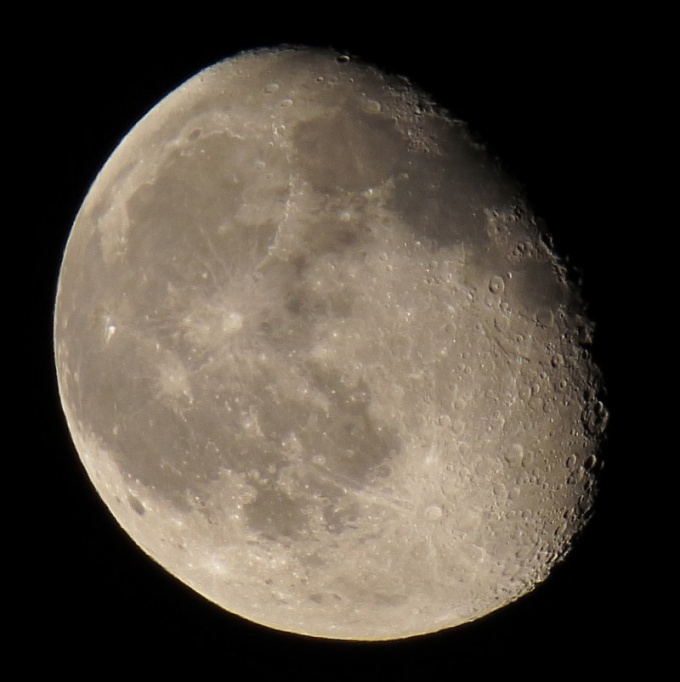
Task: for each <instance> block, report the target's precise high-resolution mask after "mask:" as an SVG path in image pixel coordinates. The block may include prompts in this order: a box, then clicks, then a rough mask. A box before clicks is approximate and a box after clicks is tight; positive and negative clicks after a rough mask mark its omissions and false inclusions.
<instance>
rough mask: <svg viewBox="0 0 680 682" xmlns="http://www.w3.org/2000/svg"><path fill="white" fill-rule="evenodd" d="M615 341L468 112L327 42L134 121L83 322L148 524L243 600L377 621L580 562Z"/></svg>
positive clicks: (72, 302) (244, 61)
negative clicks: (598, 354) (593, 325)
mask: <svg viewBox="0 0 680 682" xmlns="http://www.w3.org/2000/svg"><path fill="white" fill-rule="evenodd" d="M589 334H590V326H589V324H588V322H587V320H586V319H585V318H584V317H583V316H582V311H581V306H580V300H579V297H578V294H577V292H575V291H574V289H573V288H572V287H571V286H570V284H569V283H568V281H567V280H566V278H565V275H564V269H563V268H562V267H561V266H560V263H559V261H558V260H557V258H556V257H555V255H554V254H553V253H552V251H551V249H550V245H549V241H548V240H547V239H546V238H545V236H544V235H543V233H542V231H541V230H540V229H539V227H538V226H537V224H536V221H535V219H534V217H533V216H532V214H531V212H530V211H529V210H528V208H527V207H526V206H525V205H524V203H523V201H522V198H521V195H520V194H519V193H518V189H517V187H516V186H515V185H513V183H511V182H510V181H509V180H508V179H507V178H505V177H503V175H502V174H501V172H500V171H499V169H498V168H497V167H496V164H495V163H494V162H493V159H491V158H490V157H489V155H488V154H487V153H486V151H485V149H484V148H483V147H482V146H480V145H479V143H477V142H475V141H474V140H473V139H472V138H471V137H470V136H469V135H468V133H467V128H466V126H465V125H464V124H462V123H460V122H457V121H451V120H450V119H448V118H447V117H446V115H445V114H443V113H442V112H439V111H437V110H436V109H434V108H433V107H432V105H431V104H430V103H429V102H428V100H427V98H426V97H425V96H423V95H422V94H421V93H418V92H417V91H416V90H415V89H413V88H412V87H411V86H410V85H409V84H408V83H406V82H405V81H403V80H400V79H394V78H387V77H385V76H383V75H382V74H380V73H378V72H377V71H375V70H373V69H371V68H369V67H366V66H363V65H360V64H356V63H354V62H352V61H349V62H347V61H345V60H343V59H338V58H337V55H335V54H332V53H328V52H315V51H307V50H284V51H279V52H274V51H262V52H258V53H251V54H246V55H242V56H239V57H238V58H237V59H234V60H231V61H227V62H223V63H221V64H218V65H216V66H214V67H212V68H210V69H208V70H206V71H204V72H202V73H201V74H199V75H198V76H196V77H195V78H193V79H192V80H191V81H189V82H188V83H186V84H185V85H183V86H182V87H181V88H179V89H178V90H176V91H175V92H174V93H172V94H171V95H170V96H169V97H168V98H166V99H165V100H164V101H163V102H161V103H160V104H159V105H158V106H157V107H156V108H155V109H153V110H152V111H151V112H150V113H149V114H148V115H147V116H146V117H145V118H144V119H143V120H142V121H141V122H140V123H139V124H138V125H137V126H136V127H135V128H134V129H133V131H132V132H131V133H130V134H129V135H128V136H127V137H126V138H125V139H124V140H123V142H122V143H121V145H120V147H119V148H118V150H117V151H116V152H115V153H114V155H113V156H112V157H111V159H110V160H109V162H108V163H107V165H106V166H105V167H104V169H103V170H102V172H101V174H100V176H99V177H98V179H97V181H96V182H95V184H94V186H93V187H92V189H91V191H90V193H89V194H88V197H87V199H86V201H85V203H84V204H83V207H82V209H81V211H80V213H79V215H78V218H77V220H76V223H75V225H74V228H73V231H72V234H71V237H70V240H69V243H68V247H67V250H66V254H65V257H64V262H63V266H62V272H61V277H60V282H59V290H58V296H57V310H56V318H55V346H56V355H57V357H56V360H57V368H58V375H59V382H60V390H61V396H62V402H63V405H64V410H65V412H66V415H67V418H68V422H69V426H70V429H71V432H72V435H73V438H74V441H75V443H76V446H77V448H78V451H79V453H80V455H81V457H82V460H83V462H84V464H85V467H86V469H87V471H88V473H89V475H90V477H91V478H92V480H93V482H94V484H95V486H96V487H97V490H98V491H99V493H100V494H101V496H102V497H103V499H104V500H105V502H106V503H107V505H108V506H109V507H110V509H111V510H112V512H113V514H114V515H115V516H116V518H117V519H118V521H119V522H120V523H121V525H122V526H123V527H124V528H125V529H126V530H127V531H128V532H129V533H130V535H131V536H132V537H133V538H134V539H135V541H136V542H137V543H139V545H140V546H141V547H142V548H143V549H144V550H145V551H146V552H148V553H149V554H150V555H151V556H152V557H154V558H155V559H156V560H157V561H158V562H160V563H161V564H162V565H163V566H165V567H166V568H167V569H168V570H169V571H171V572H172V573H173V574H175V575H176V576H177V577H178V578H180V579H181V580H182V581H184V582H186V583H187V584H189V585H191V586H192V587H193V588H195V589H196V590H197V591H198V592H200V593H201V594H203V595H205V596H206V597H207V598H209V599H211V600H213V601H215V602H216V603H218V604H220V605H222V606H223V607H225V608H226V609H228V610H230V611H234V612H236V613H239V614H241V615H243V616H245V617H247V618H250V619H252V620H255V621H258V622H260V623H263V624H266V625H270V626H272V627H276V628H280V629H284V630H290V631H295V632H303V633H308V634H312V635H316V636H322V637H337V638H361V639H384V638H393V637H405V636H409V635H412V634H416V633H422V632H430V631H435V630H439V629H442V628H445V627H450V626H454V625H457V624H459V623H462V622H465V621H467V620H470V619H473V618H475V617H478V616H480V615H483V614H485V613H487V612H489V611H491V610H493V609H496V608H498V607H500V606H502V605H503V604H506V603H508V602H510V601H512V600H513V599H515V598H517V597H518V596H520V595H521V594H523V593H525V592H526V591H528V590H529V589H531V587H532V586H533V585H534V584H536V583H537V582H539V581H540V580H542V579H543V578H545V577H546V575H547V573H548V571H549V569H550V567H551V565H552V564H553V563H554V562H555V561H556V560H558V559H559V558H561V556H563V554H564V553H565V552H566V550H567V549H568V547H569V543H570V541H571V540H572V538H573V536H574V534H575V533H577V532H578V530H579V529H580V528H581V527H582V525H583V523H584V522H585V520H586V518H587V514H588V511H589V509H590V507H591V505H592V501H593V491H594V482H595V471H596V469H597V466H598V462H597V459H596V454H597V447H598V442H599V439H600V436H601V433H602V431H603V429H604V427H605V424H606V418H607V414H606V410H605V408H604V407H603V405H602V403H601V402H599V400H598V389H599V385H598V374H597V372H596V370H595V369H594V368H593V366H592V363H591V362H590V359H589V356H588V353H587V350H586V345H587V341H588V337H589Z"/></svg>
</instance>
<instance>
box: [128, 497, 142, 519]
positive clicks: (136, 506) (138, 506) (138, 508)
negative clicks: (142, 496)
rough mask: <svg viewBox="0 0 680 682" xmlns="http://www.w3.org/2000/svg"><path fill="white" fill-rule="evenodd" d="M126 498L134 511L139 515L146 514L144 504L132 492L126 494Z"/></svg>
mask: <svg viewBox="0 0 680 682" xmlns="http://www.w3.org/2000/svg"><path fill="white" fill-rule="evenodd" d="M127 499H128V503H129V505H130V506H131V507H132V509H133V511H135V512H136V513H137V514H139V515H140V516H144V514H146V509H145V508H144V505H143V504H142V503H141V502H140V501H139V500H138V499H137V498H136V497H135V496H134V495H133V494H132V493H129V494H128V496H127Z"/></svg>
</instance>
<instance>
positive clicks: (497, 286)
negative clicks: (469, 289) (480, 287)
mask: <svg viewBox="0 0 680 682" xmlns="http://www.w3.org/2000/svg"><path fill="white" fill-rule="evenodd" d="M489 291H490V292H491V293H492V294H496V295H498V296H500V295H501V294H502V293H503V292H504V291H505V281H504V280H503V278H502V277H501V276H500V275H494V276H493V277H492V278H491V279H490V280H489Z"/></svg>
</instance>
